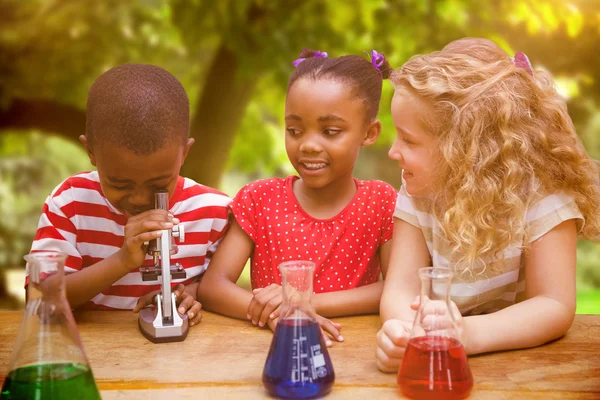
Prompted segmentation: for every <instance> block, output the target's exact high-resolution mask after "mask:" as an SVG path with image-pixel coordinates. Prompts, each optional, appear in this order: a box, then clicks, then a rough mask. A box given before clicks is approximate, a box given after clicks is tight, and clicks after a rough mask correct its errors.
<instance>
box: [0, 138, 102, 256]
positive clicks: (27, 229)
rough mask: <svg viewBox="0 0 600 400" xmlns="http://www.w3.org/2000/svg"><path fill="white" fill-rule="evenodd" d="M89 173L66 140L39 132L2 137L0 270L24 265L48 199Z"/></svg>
mask: <svg viewBox="0 0 600 400" xmlns="http://www.w3.org/2000/svg"><path fill="white" fill-rule="evenodd" d="M89 169H91V165H90V164H89V161H88V158H87V155H86V154H85V151H84V150H83V149H82V148H81V147H79V146H76V145H75V144H73V143H70V142H66V141H65V140H64V139H61V138H57V137H50V136H47V135H42V134H40V133H38V132H34V133H31V134H23V133H18V134H17V133H10V134H4V135H2V136H0V215H2V218H0V267H3V266H11V265H21V264H22V263H23V262H22V256H23V255H24V254H27V253H28V252H29V248H30V247H31V242H32V240H33V237H34V235H35V231H36V228H37V223H38V219H39V217H40V213H41V211H42V206H43V204H44V200H45V199H46V197H47V196H48V195H49V194H50V192H51V191H52V189H54V187H55V186H56V185H58V184H59V183H60V182H61V181H62V180H64V179H66V178H67V177H68V176H70V175H72V174H74V173H76V172H81V171H84V170H89Z"/></svg>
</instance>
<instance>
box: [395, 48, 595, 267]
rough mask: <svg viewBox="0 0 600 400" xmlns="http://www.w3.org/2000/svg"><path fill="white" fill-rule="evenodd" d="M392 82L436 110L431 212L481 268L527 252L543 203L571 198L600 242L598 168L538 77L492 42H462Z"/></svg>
mask: <svg viewBox="0 0 600 400" xmlns="http://www.w3.org/2000/svg"><path fill="white" fill-rule="evenodd" d="M391 80H392V82H393V83H394V85H395V87H396V90H402V89H405V90H407V91H408V92H410V93H412V94H414V95H416V96H418V98H419V99H420V100H423V101H424V102H425V103H426V104H428V105H430V106H431V107H430V108H431V110H432V112H433V115H427V116H426V118H427V120H426V121H424V122H425V123H426V124H427V128H428V130H429V131H430V132H431V133H432V134H433V135H434V136H435V137H436V140H437V142H438V144H439V150H440V152H439V153H440V158H441V160H440V161H439V164H440V165H439V166H436V168H437V170H438V171H439V174H438V176H437V181H436V182H434V187H435V189H436V190H435V191H434V192H435V195H434V198H433V206H432V207H433V209H432V212H433V214H434V215H435V217H436V218H437V220H438V221H439V222H440V225H441V229H442V233H443V235H444V236H445V238H446V239H447V240H448V241H449V242H450V244H451V245H452V246H453V252H454V254H456V255H460V259H459V260H460V262H461V263H466V265H469V266H474V265H476V264H478V263H479V262H480V261H481V260H482V259H483V258H488V257H492V258H496V259H498V258H502V250H503V249H504V248H505V247H506V246H507V245H509V244H511V243H514V242H520V241H521V240H523V243H524V244H525V243H527V242H528V240H527V232H526V226H525V213H526V211H527V209H528V207H530V206H531V204H532V202H534V201H535V200H536V199H539V198H540V196H543V195H549V194H553V193H557V192H561V191H563V192H565V193H566V194H568V195H570V196H572V197H573V199H574V200H575V202H576V204H577V206H578V207H579V210H580V211H581V213H582V214H583V216H584V218H585V224H584V227H583V228H582V230H581V231H580V233H581V234H582V235H583V236H584V237H587V238H593V239H598V238H599V237H600V234H599V233H600V215H599V205H600V188H599V184H598V177H599V175H600V174H599V167H598V166H597V165H596V164H595V163H594V162H593V160H591V159H590V157H589V156H588V155H587V153H586V151H585V149H584V148H583V145H582V144H581V142H580V140H579V138H578V136H577V134H576V133H575V129H574V127H573V123H572V121H571V118H570V117H569V114H568V113H567V107H566V103H565V101H564V100H563V99H562V98H561V96H560V95H559V94H558V93H557V91H556V89H555V88H554V84H553V82H552V79H551V78H550V76H549V75H548V74H547V73H545V72H543V71H535V73H534V75H532V74H531V72H530V71H528V70H527V69H526V68H523V67H520V66H516V65H515V64H514V63H513V60H512V58H511V57H509V56H508V55H507V54H506V53H505V52H504V51H503V50H502V49H500V48H499V47H498V46H497V45H496V44H494V43H493V42H491V41H489V40H486V39H476V38H465V39H460V40H457V41H454V42H451V43H450V44H448V45H447V46H446V47H444V48H443V49H442V50H441V51H437V52H433V53H431V54H427V55H418V56H415V57H413V58H411V59H410V60H409V61H408V62H407V63H406V64H404V65H403V66H402V67H401V68H399V69H398V70H396V71H395V72H394V73H393V74H392V76H391Z"/></svg>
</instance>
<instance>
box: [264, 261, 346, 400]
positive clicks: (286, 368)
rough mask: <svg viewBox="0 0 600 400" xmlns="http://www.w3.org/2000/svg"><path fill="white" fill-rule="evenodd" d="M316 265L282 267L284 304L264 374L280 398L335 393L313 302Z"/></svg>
mask: <svg viewBox="0 0 600 400" xmlns="http://www.w3.org/2000/svg"><path fill="white" fill-rule="evenodd" d="M314 268H315V265H314V263H312V262H309V261H288V262H284V263H282V264H280V265H279V270H280V271H281V276H282V281H281V285H282V290H283V303H282V305H281V313H280V317H279V322H278V323H277V327H276V329H275V334H274V335H273V340H272V342H271V347H270V349H269V354H268V355H267V361H266V363H265V368H264V370H263V378H262V381H263V385H264V386H265V389H266V390H267V392H268V393H269V394H270V395H271V396H274V397H277V398H286V399H312V398H316V397H321V396H324V395H326V394H327V393H329V392H330V391H331V388H332V386H333V382H334V380H335V373H334V371H333V365H332V363H331V358H330V357H329V353H328V351H327V347H326V346H325V342H324V340H323V336H322V335H321V328H320V327H319V323H318V322H317V320H316V313H315V311H314V308H313V307H312V305H311V302H310V299H311V296H312V294H313V272H314Z"/></svg>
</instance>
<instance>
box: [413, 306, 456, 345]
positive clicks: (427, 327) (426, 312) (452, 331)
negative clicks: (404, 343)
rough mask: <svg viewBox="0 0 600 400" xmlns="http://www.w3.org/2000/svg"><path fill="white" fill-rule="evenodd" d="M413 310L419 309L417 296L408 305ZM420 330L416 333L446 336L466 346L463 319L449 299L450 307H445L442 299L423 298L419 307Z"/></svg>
mask: <svg viewBox="0 0 600 400" xmlns="http://www.w3.org/2000/svg"><path fill="white" fill-rule="evenodd" d="M410 307H411V308H412V309H413V310H418V309H419V298H416V299H415V301H414V302H413V303H412V304H411V305H410ZM420 322H421V326H420V328H421V329H422V331H421V332H417V333H416V334H417V335H419V336H421V335H427V336H446V337H454V338H456V339H458V340H459V341H460V342H461V343H462V345H463V346H464V347H465V349H466V348H467V341H468V338H467V335H466V330H465V329H464V319H463V317H462V315H461V313H460V311H459V310H458V307H457V306H456V304H455V303H454V302H453V301H450V309H448V307H446V302H445V301H443V300H430V299H428V298H427V297H425V298H424V299H423V307H422V308H421V319H420Z"/></svg>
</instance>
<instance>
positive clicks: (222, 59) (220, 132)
mask: <svg viewBox="0 0 600 400" xmlns="http://www.w3.org/2000/svg"><path fill="white" fill-rule="evenodd" d="M240 72H241V71H240V63H239V60H238V57H237V56H236V55H235V54H234V53H233V52H232V51H231V50H229V49H228V48H227V47H226V45H225V44H221V47H220V48H219V49H218V51H217V52H216V55H215V57H214V58H213V62H212V65H211V67H210V70H209V72H208V76H207V78H206V85H205V86H204V88H203V89H202V93H201V96H200V97H199V99H200V100H199V102H198V105H197V106H196V109H195V110H193V112H192V115H193V116H194V117H193V121H192V125H191V132H190V136H191V137H193V138H195V139H196V144H194V145H193V146H192V148H191V150H190V153H189V154H188V157H187V159H186V161H185V164H184V166H183V170H182V175H184V176H186V177H189V178H191V179H194V180H195V181H197V182H198V183H201V184H203V185H207V186H211V187H215V188H218V187H219V184H220V182H221V178H222V176H223V172H224V171H225V167H226V165H227V160H228V157H229V153H230V150H231V147H232V145H233V140H234V138H235V134H236V132H237V129H238V127H239V125H240V122H241V121H242V118H243V116H244V113H245V111H246V106H247V105H248V102H249V101H250V97H251V95H252V92H253V90H254V87H255V85H256V82H257V80H258V77H259V74H253V75H252V77H250V78H248V77H246V76H244V75H243V74H241V73H240Z"/></svg>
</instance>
